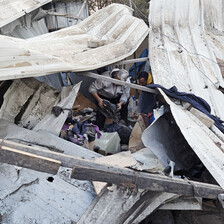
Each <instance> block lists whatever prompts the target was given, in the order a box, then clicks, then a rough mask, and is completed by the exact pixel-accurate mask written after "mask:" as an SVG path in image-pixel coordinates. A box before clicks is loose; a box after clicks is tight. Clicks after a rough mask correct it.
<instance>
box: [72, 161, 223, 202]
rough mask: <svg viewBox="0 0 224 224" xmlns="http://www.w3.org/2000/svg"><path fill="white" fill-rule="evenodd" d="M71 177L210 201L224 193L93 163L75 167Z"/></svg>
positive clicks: (215, 187) (208, 186)
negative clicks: (208, 199) (209, 199)
mask: <svg viewBox="0 0 224 224" xmlns="http://www.w3.org/2000/svg"><path fill="white" fill-rule="evenodd" d="M71 177H72V178H75V179H78V180H90V181H102V182H107V183H113V184H117V185H123V186H127V187H132V188H138V189H147V190H151V191H160V192H161V191H162V192H169V193H175V194H180V195H186V196H193V197H202V198H211V199H214V198H217V197H218V194H220V193H221V192H224V190H223V189H222V188H221V187H219V186H218V185H213V184H206V183H201V182H196V181H189V180H187V181H186V180H183V179H179V178H170V177H166V176H162V175H157V174H149V173H143V172H136V171H133V170H130V169H126V168H116V167H112V166H106V165H101V164H97V165H95V164H93V163H92V164H89V165H88V166H81V165H76V166H75V167H74V168H73V172H72V175H71Z"/></svg>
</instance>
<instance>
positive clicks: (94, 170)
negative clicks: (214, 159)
mask: <svg viewBox="0 0 224 224" xmlns="http://www.w3.org/2000/svg"><path fill="white" fill-rule="evenodd" d="M10 142H11V141H7V140H4V142H3V143H2V145H3V146H2V147H5V146H4V144H10ZM12 144H13V143H11V146H12ZM16 144H18V143H15V145H14V146H16ZM20 145H21V144H19V145H18V146H17V147H19V146H20ZM21 150H24V151H27V152H29V153H30V152H32V154H35V155H38V156H44V157H49V158H52V159H56V160H59V161H61V166H65V167H73V166H75V167H74V168H73V172H72V178H75V179H80V180H90V181H101V182H108V183H114V184H117V185H123V186H126V187H132V188H135V187H136V188H138V189H148V190H151V191H160V192H161V191H164V192H169V193H175V194H181V195H186V196H194V197H195V196H196V197H204V198H217V197H218V194H221V193H224V190H223V189H222V188H221V187H219V186H217V185H213V184H206V183H200V182H195V181H186V180H183V179H179V178H170V177H166V176H162V175H157V174H149V173H142V172H137V171H133V170H130V169H126V168H119V167H113V166H108V165H103V164H100V163H96V162H94V161H90V160H85V159H79V158H76V157H74V156H68V155H65V154H62V153H56V152H52V151H48V150H43V149H38V148H34V147H30V146H26V147H21Z"/></svg>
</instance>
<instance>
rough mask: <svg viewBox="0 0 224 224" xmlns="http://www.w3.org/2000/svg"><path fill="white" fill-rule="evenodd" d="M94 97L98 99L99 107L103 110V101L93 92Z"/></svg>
mask: <svg viewBox="0 0 224 224" xmlns="http://www.w3.org/2000/svg"><path fill="white" fill-rule="evenodd" d="M92 95H93V97H94V98H95V99H96V101H97V102H98V104H99V106H100V107H101V108H103V99H101V98H100V97H99V95H98V93H97V92H92Z"/></svg>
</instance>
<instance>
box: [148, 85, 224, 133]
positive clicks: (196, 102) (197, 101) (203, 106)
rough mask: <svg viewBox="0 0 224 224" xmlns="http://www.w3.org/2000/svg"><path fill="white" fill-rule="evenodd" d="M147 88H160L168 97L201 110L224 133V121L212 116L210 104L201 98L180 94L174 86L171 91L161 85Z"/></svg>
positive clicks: (190, 94)
mask: <svg viewBox="0 0 224 224" xmlns="http://www.w3.org/2000/svg"><path fill="white" fill-rule="evenodd" d="M147 87H148V88H152V89H155V88H160V89H162V90H163V91H164V93H165V94H166V95H168V96H170V97H173V98H175V99H179V100H182V101H185V102H188V103H190V104H191V105H192V106H193V107H194V108H196V109H198V110H200V111H201V112H202V113H204V114H206V115H207V116H208V117H210V118H211V119H212V120H214V122H215V126H216V127H217V128H218V129H219V130H220V131H221V132H222V133H224V125H223V123H224V121H222V120H221V119H220V118H218V117H216V116H214V115H212V114H211V108H210V106H209V104H208V103H207V102H206V101H205V100H204V99H202V98H201V97H198V96H196V95H194V94H192V93H185V92H179V91H178V90H177V87H176V86H173V87H172V88H170V89H166V88H165V87H163V86H161V85H159V84H150V85H147Z"/></svg>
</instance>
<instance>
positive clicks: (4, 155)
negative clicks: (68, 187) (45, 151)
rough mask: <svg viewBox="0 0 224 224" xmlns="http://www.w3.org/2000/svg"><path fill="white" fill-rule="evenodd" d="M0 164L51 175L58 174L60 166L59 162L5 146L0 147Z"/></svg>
mask: <svg viewBox="0 0 224 224" xmlns="http://www.w3.org/2000/svg"><path fill="white" fill-rule="evenodd" d="M0 162H1V163H8V164H11V165H16V166H21V167H25V168H28V169H32V170H36V171H41V172H46V173H51V174H53V175H55V174H56V173H57V172H58V169H59V167H60V166H61V162H60V161H58V160H55V159H50V158H47V157H43V156H38V155H35V154H32V153H28V152H23V151H20V150H17V149H12V148H9V147H7V146H1V149H0Z"/></svg>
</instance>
